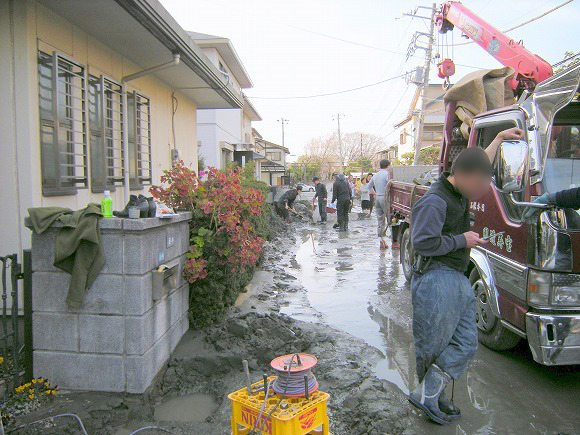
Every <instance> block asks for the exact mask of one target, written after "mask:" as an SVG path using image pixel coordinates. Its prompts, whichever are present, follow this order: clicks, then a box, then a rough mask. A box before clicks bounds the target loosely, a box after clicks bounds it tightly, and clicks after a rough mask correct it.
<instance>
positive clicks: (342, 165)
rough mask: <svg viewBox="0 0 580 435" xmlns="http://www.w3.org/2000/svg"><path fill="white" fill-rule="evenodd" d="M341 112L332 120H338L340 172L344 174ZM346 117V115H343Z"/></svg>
mask: <svg viewBox="0 0 580 435" xmlns="http://www.w3.org/2000/svg"><path fill="white" fill-rule="evenodd" d="M340 116H341V115H340V113H337V114H336V118H333V119H332V120H333V121H334V120H335V119H336V121H337V122H338V154H339V159H340V173H341V174H342V172H343V169H344V157H343V155H342V139H341V137H340ZM342 116H343V117H344V115H342Z"/></svg>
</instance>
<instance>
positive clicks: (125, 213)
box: [113, 195, 137, 218]
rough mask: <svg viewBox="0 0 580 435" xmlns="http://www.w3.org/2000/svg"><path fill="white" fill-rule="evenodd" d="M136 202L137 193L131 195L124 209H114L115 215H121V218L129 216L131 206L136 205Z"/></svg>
mask: <svg viewBox="0 0 580 435" xmlns="http://www.w3.org/2000/svg"><path fill="white" fill-rule="evenodd" d="M136 203H137V196H135V195H131V196H129V202H128V203H127V205H126V206H125V208H124V209H123V210H122V211H114V212H113V215H115V216H116V217H120V218H127V217H129V207H134V206H135V204H136Z"/></svg>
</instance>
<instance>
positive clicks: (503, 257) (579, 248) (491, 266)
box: [389, 65, 580, 365]
mask: <svg viewBox="0 0 580 435" xmlns="http://www.w3.org/2000/svg"><path fill="white" fill-rule="evenodd" d="M579 85H580V65H578V66H575V67H571V68H569V69H567V70H565V71H563V72H561V73H559V74H557V75H555V76H553V77H551V78H549V79H547V80H544V81H543V82H542V83H540V84H538V85H537V86H536V88H535V90H534V91H533V92H532V91H525V92H524V93H523V94H522V95H521V97H520V98H519V100H518V102H517V104H515V105H512V106H507V107H504V108H501V109H498V110H494V111H491V112H485V113H482V114H480V115H478V116H476V117H475V118H474V122H473V125H472V128H471V130H470V133H469V138H468V139H464V138H463V137H462V136H461V135H460V134H458V133H457V131H454V129H455V130H457V127H456V126H457V119H455V107H454V103H448V105H447V106H446V121H445V131H444V135H443V136H444V140H443V146H442V150H441V157H440V165H439V166H440V171H448V170H449V169H450V167H451V164H452V162H453V159H454V157H455V156H456V155H457V154H458V153H459V152H460V151H461V150H462V149H464V148H465V147H467V146H479V147H482V148H486V147H487V146H488V145H489V144H490V143H491V142H492V140H493V139H494V138H495V137H496V135H497V133H498V132H500V131H502V130H506V129H508V128H511V127H519V128H520V129H522V130H524V131H525V133H526V137H525V138H524V140H522V141H517V142H505V143H503V144H501V145H500V148H499V150H498V153H497V156H496V159H495V161H494V168H495V175H494V179H493V182H492V183H491V185H490V188H489V191H488V193H487V194H486V195H485V196H484V197H483V198H481V199H480V200H478V201H472V202H471V203H470V215H471V224H472V230H473V231H475V232H478V233H479V234H480V235H481V236H491V238H490V243H488V244H486V245H485V246H481V247H477V248H474V249H472V250H471V262H470V266H469V269H468V270H467V272H466V275H467V276H468V278H469V279H470V282H471V284H472V287H473V290H474V293H475V297H476V302H477V316H476V319H477V327H478V332H479V340H480V342H482V343H483V344H484V345H486V346H487V347H490V348H492V349H496V350H505V349H509V348H512V347H514V346H515V345H516V344H517V343H518V342H519V341H520V339H522V338H524V339H527V341H528V343H529V346H530V349H531V352H532V355H533V358H534V360H535V361H537V362H538V363H540V364H544V365H568V364H580V215H579V214H578V212H577V211H576V210H571V209H557V208H555V207H551V208H546V209H545V210H543V211H542V212H541V213H540V214H539V218H538V219H537V221H534V222H532V223H527V222H526V221H525V220H524V218H523V215H524V211H525V210H526V207H527V206H530V202H532V201H533V200H534V199H535V198H537V197H538V196H540V195H542V194H543V193H555V192H558V191H562V190H566V189H570V188H573V187H580V92H579V91H580V89H579ZM403 184H404V183H397V182H392V184H391V187H390V189H389V192H390V195H391V197H390V199H389V202H390V205H391V214H392V218H393V221H394V222H395V226H396V227H397V230H395V231H393V234H394V235H396V236H397V237H398V238H399V239H400V242H401V262H402V263H403V269H404V270H405V274H406V275H407V278H409V277H410V264H412V258H413V253H412V246H411V244H410V234H411V231H410V225H411V219H410V210H411V208H412V205H413V204H414V203H415V202H416V201H417V199H418V198H419V197H420V196H422V194H423V193H424V192H425V191H426V189H425V188H424V187H419V186H409V185H403ZM535 205H537V204H535Z"/></svg>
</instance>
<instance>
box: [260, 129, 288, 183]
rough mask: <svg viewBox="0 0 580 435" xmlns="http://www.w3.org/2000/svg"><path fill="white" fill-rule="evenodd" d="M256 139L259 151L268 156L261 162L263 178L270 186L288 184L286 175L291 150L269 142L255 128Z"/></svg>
mask: <svg viewBox="0 0 580 435" xmlns="http://www.w3.org/2000/svg"><path fill="white" fill-rule="evenodd" d="M254 132H255V133H254V140H255V142H256V147H257V148H258V149H259V153H260V154H262V155H264V156H266V159H265V160H263V161H262V162H261V173H262V176H261V180H262V181H264V182H266V183H268V184H269V185H270V186H283V185H285V184H288V180H287V177H286V175H287V174H286V169H287V168H286V154H290V150H289V149H288V148H286V147H283V146H282V145H278V144H275V143H273V142H269V141H267V140H265V139H263V138H262V136H260V134H259V133H258V132H257V131H255V130H254Z"/></svg>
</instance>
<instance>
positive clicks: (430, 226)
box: [411, 173, 470, 273]
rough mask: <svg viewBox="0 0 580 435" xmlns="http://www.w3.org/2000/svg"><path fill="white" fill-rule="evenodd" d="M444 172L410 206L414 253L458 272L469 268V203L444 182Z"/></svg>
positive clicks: (446, 174) (445, 180) (449, 184)
mask: <svg viewBox="0 0 580 435" xmlns="http://www.w3.org/2000/svg"><path fill="white" fill-rule="evenodd" d="M448 176H449V173H443V174H442V175H441V177H440V178H439V179H438V180H437V181H436V182H435V183H434V184H433V185H432V186H431V188H430V189H429V190H428V191H427V193H426V194H425V195H424V196H423V197H422V198H421V199H420V200H419V201H417V203H416V204H415V205H414V206H413V210H412V214H411V218H412V231H413V232H412V237H411V238H412V242H413V248H414V249H415V252H416V253H417V254H419V255H422V256H424V257H431V258H433V260H437V261H439V262H441V263H443V264H445V265H447V266H449V267H451V268H453V269H455V270H457V271H459V272H462V273H463V272H465V271H466V270H467V266H468V265H469V252H470V249H469V248H467V241H466V240H465V236H463V233H465V232H467V231H469V230H470V219H469V201H468V200H467V198H464V197H463V196H462V195H461V194H460V193H459V192H458V191H457V190H456V189H455V187H453V185H452V184H451V183H450V182H449V181H447V177H448Z"/></svg>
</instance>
